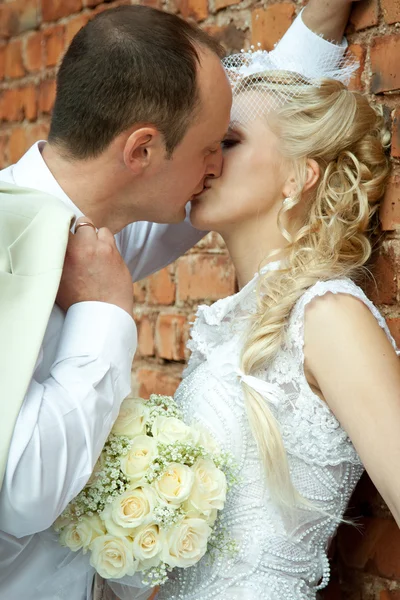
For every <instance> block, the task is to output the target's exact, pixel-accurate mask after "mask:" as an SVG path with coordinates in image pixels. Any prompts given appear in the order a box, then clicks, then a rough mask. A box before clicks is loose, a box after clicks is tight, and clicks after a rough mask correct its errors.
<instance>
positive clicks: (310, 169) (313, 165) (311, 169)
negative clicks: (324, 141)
mask: <svg viewBox="0 0 400 600" xmlns="http://www.w3.org/2000/svg"><path fill="white" fill-rule="evenodd" d="M320 174H321V170H320V168H319V164H318V163H317V161H316V160H314V159H313V158H307V161H306V180H305V182H304V186H303V190H302V193H303V192H307V191H308V190H310V189H311V188H312V187H313V186H314V185H315V184H316V183H317V181H318V180H319V177H320ZM282 193H283V196H284V197H285V198H293V197H294V196H295V195H296V194H297V193H298V187H297V181H296V177H295V173H294V171H292V172H291V173H290V175H289V177H288V178H287V180H286V181H285V184H284V186H283V190H282Z"/></svg>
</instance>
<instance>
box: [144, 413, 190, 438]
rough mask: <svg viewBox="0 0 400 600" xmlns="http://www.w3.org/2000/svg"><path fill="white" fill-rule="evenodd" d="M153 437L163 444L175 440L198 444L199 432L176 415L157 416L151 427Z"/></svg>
mask: <svg viewBox="0 0 400 600" xmlns="http://www.w3.org/2000/svg"><path fill="white" fill-rule="evenodd" d="M151 433H152V434H153V437H155V438H157V442H161V443H162V444H173V443H174V442H182V443H192V444H196V443H197V439H198V437H199V436H198V433H197V431H196V430H195V429H192V427H188V426H187V425H185V423H183V422H182V421H180V419H176V418H175V417H157V418H156V419H155V420H154V423H153V426H152V428H151Z"/></svg>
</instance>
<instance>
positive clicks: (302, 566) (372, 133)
mask: <svg viewBox="0 0 400 600" xmlns="http://www.w3.org/2000/svg"><path fill="white" fill-rule="evenodd" d="M246 61H247V62H246ZM238 62H239V64H240V62H241V63H242V66H238ZM264 63H265V64H264ZM267 63H268V56H267V53H262V52H256V53H254V55H252V56H245V55H241V56H239V59H238V61H236V62H235V61H233V60H232V59H230V62H229V64H228V65H227V66H228V72H229V73H230V75H231V78H232V82H233V86H234V104H233V111H232V120H231V127H230V131H229V133H228V135H227V137H226V139H225V141H224V152H225V155H224V168H223V173H222V176H221V177H220V178H219V179H215V180H212V179H209V180H208V181H206V189H205V190H204V191H203V193H202V194H201V195H200V196H198V197H197V198H196V199H195V200H194V202H193V208H192V213H191V220H192V222H193V224H194V225H195V226H196V227H198V228H199V229H204V230H213V231H217V232H218V233H220V234H221V236H222V237H223V239H224V241H225V243H226V245H227V248H228V250H229V253H230V256H231V258H232V261H233V263H234V266H235V268H236V273H237V277H238V282H239V286H240V291H239V292H238V293H237V294H236V295H234V296H231V297H228V298H225V299H222V300H220V301H218V302H216V303H215V304H213V305H212V306H201V307H200V308H199V309H198V313H197V319H196V321H195V323H194V326H193V329H192V334H191V341H190V342H189V344H190V349H191V350H192V355H191V359H190V362H189V366H188V368H187V370H186V374H185V377H184V379H183V382H182V384H181V385H180V387H179V389H178V391H177V394H176V398H177V400H178V402H179V403H180V405H181V406H182V408H183V411H184V418H185V419H186V420H187V422H190V423H196V424H198V426H201V427H202V428H205V429H206V430H207V431H208V433H209V434H210V436H211V437H212V438H213V439H214V441H215V443H216V444H218V445H219V446H220V447H221V448H222V449H223V450H224V451H228V452H230V453H232V454H233V456H234V458H235V460H236V462H237V464H238V467H239V481H238V483H237V484H236V485H234V486H233V487H232V489H231V490H230V493H229V495H228V499H227V503H226V507H225V509H224V511H223V518H224V525H225V527H226V528H227V530H228V531H229V534H230V535H231V537H232V538H233V539H234V540H235V541H236V543H237V546H238V552H237V554H236V555H235V556H233V557H230V558H229V557H228V558H224V557H220V558H218V559H217V560H216V561H214V562H212V563H209V562H208V561H207V559H203V561H201V562H200V563H199V564H198V565H197V566H195V567H193V568H191V569H187V570H184V571H181V572H180V573H179V575H175V574H173V575H172V577H171V579H170V581H169V582H168V583H167V584H165V585H164V586H163V587H162V588H161V590H160V592H159V594H158V596H157V599H158V600H166V599H168V600H172V599H174V600H178V599H182V600H209V599H214V598H218V599H219V600H256V599H260V600H261V599H262V600H305V599H309V600H311V599H315V598H316V596H317V592H318V590H320V589H321V588H323V587H325V586H326V585H327V583H328V580H329V563H328V559H327V555H326V552H327V548H328V546H329V543H330V540H331V539H332V537H333V535H334V534H335V531H336V528H337V526H338V524H339V523H340V522H341V521H342V520H343V515H344V512H345V509H346V506H347V503H348V501H349V498H350V496H351V493H352V491H353V489H354V487H355V485H356V483H357V481H358V479H359V477H360V475H361V473H362V472H363V468H366V469H367V471H368V473H369V475H370V477H371V479H372V480H373V481H374V483H375V485H376V487H377V488H378V490H379V492H380V493H381V494H382V496H383V498H384V499H385V501H386V503H387V504H388V506H389V508H390V509H391V511H392V513H393V515H394V518H395V519H396V521H397V523H398V524H399V525H400V475H399V469H398V465H399V462H400V439H399V436H398V431H399V428H400V399H399V390H400V369H399V365H398V358H397V356H396V351H395V344H394V341H393V339H392V337H391V336H390V333H389V331H388V328H387V326H386V324H385V321H384V319H383V317H382V316H381V315H380V314H379V312H378V310H377V309H376V308H375V307H374V306H373V304H372V303H371V302H370V301H369V300H368V298H367V297H366V296H365V294H364V293H363V291H362V290H361V289H360V287H358V285H357V281H358V279H359V277H360V275H361V274H362V273H363V266H364V265H365V264H366V262H367V261H368V258H369V256H370V251H371V246H370V242H369V240H368V234H369V232H370V229H371V227H372V218H373V216H374V215H375V213H376V210H377V206H378V201H379V199H380V198H381V196H382V193H383V190H384V185H385V182H386V178H387V174H388V163H387V159H386V157H385V152H384V146H385V145H386V144H387V142H388V139H387V138H388V134H387V133H386V131H385V128H384V125H383V121H382V118H381V116H380V113H379V111H378V109H375V108H373V107H372V106H370V104H369V103H368V101H367V99H366V98H365V97H364V96H362V95H361V94H360V93H357V92H352V91H349V90H348V89H347V88H346V87H345V86H344V85H343V84H342V83H341V82H340V81H335V80H333V79H324V80H319V81H316V80H309V79H306V78H302V77H300V76H298V77H296V76H295V75H294V74H293V73H288V72H283V71H276V70H275V71H274V70H270V65H268V64H267Z"/></svg>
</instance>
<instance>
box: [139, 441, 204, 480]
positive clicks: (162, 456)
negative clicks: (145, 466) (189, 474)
mask: <svg viewBox="0 0 400 600" xmlns="http://www.w3.org/2000/svg"><path fill="white" fill-rule="evenodd" d="M157 450H158V454H157V456H156V457H155V459H154V460H153V462H152V463H151V465H150V467H149V470H148V471H147V473H146V480H147V482H148V483H152V482H153V481H155V480H156V479H160V478H161V477H162V475H163V474H164V473H165V471H166V470H167V469H168V467H169V465H170V464H171V463H179V464H181V465H187V466H188V467H192V466H193V465H194V463H195V462H196V461H197V460H198V459H199V458H209V457H210V456H211V455H210V454H209V453H208V452H206V450H205V449H204V447H203V446H197V445H194V444H191V443H190V442H175V443H173V444H157Z"/></svg>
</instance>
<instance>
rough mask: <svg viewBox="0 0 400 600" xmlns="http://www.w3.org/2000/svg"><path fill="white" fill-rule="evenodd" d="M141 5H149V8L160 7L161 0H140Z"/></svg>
mask: <svg viewBox="0 0 400 600" xmlns="http://www.w3.org/2000/svg"><path fill="white" fill-rule="evenodd" d="M140 4H141V5H143V6H150V8H159V9H161V8H162V0H141V2H140Z"/></svg>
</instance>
